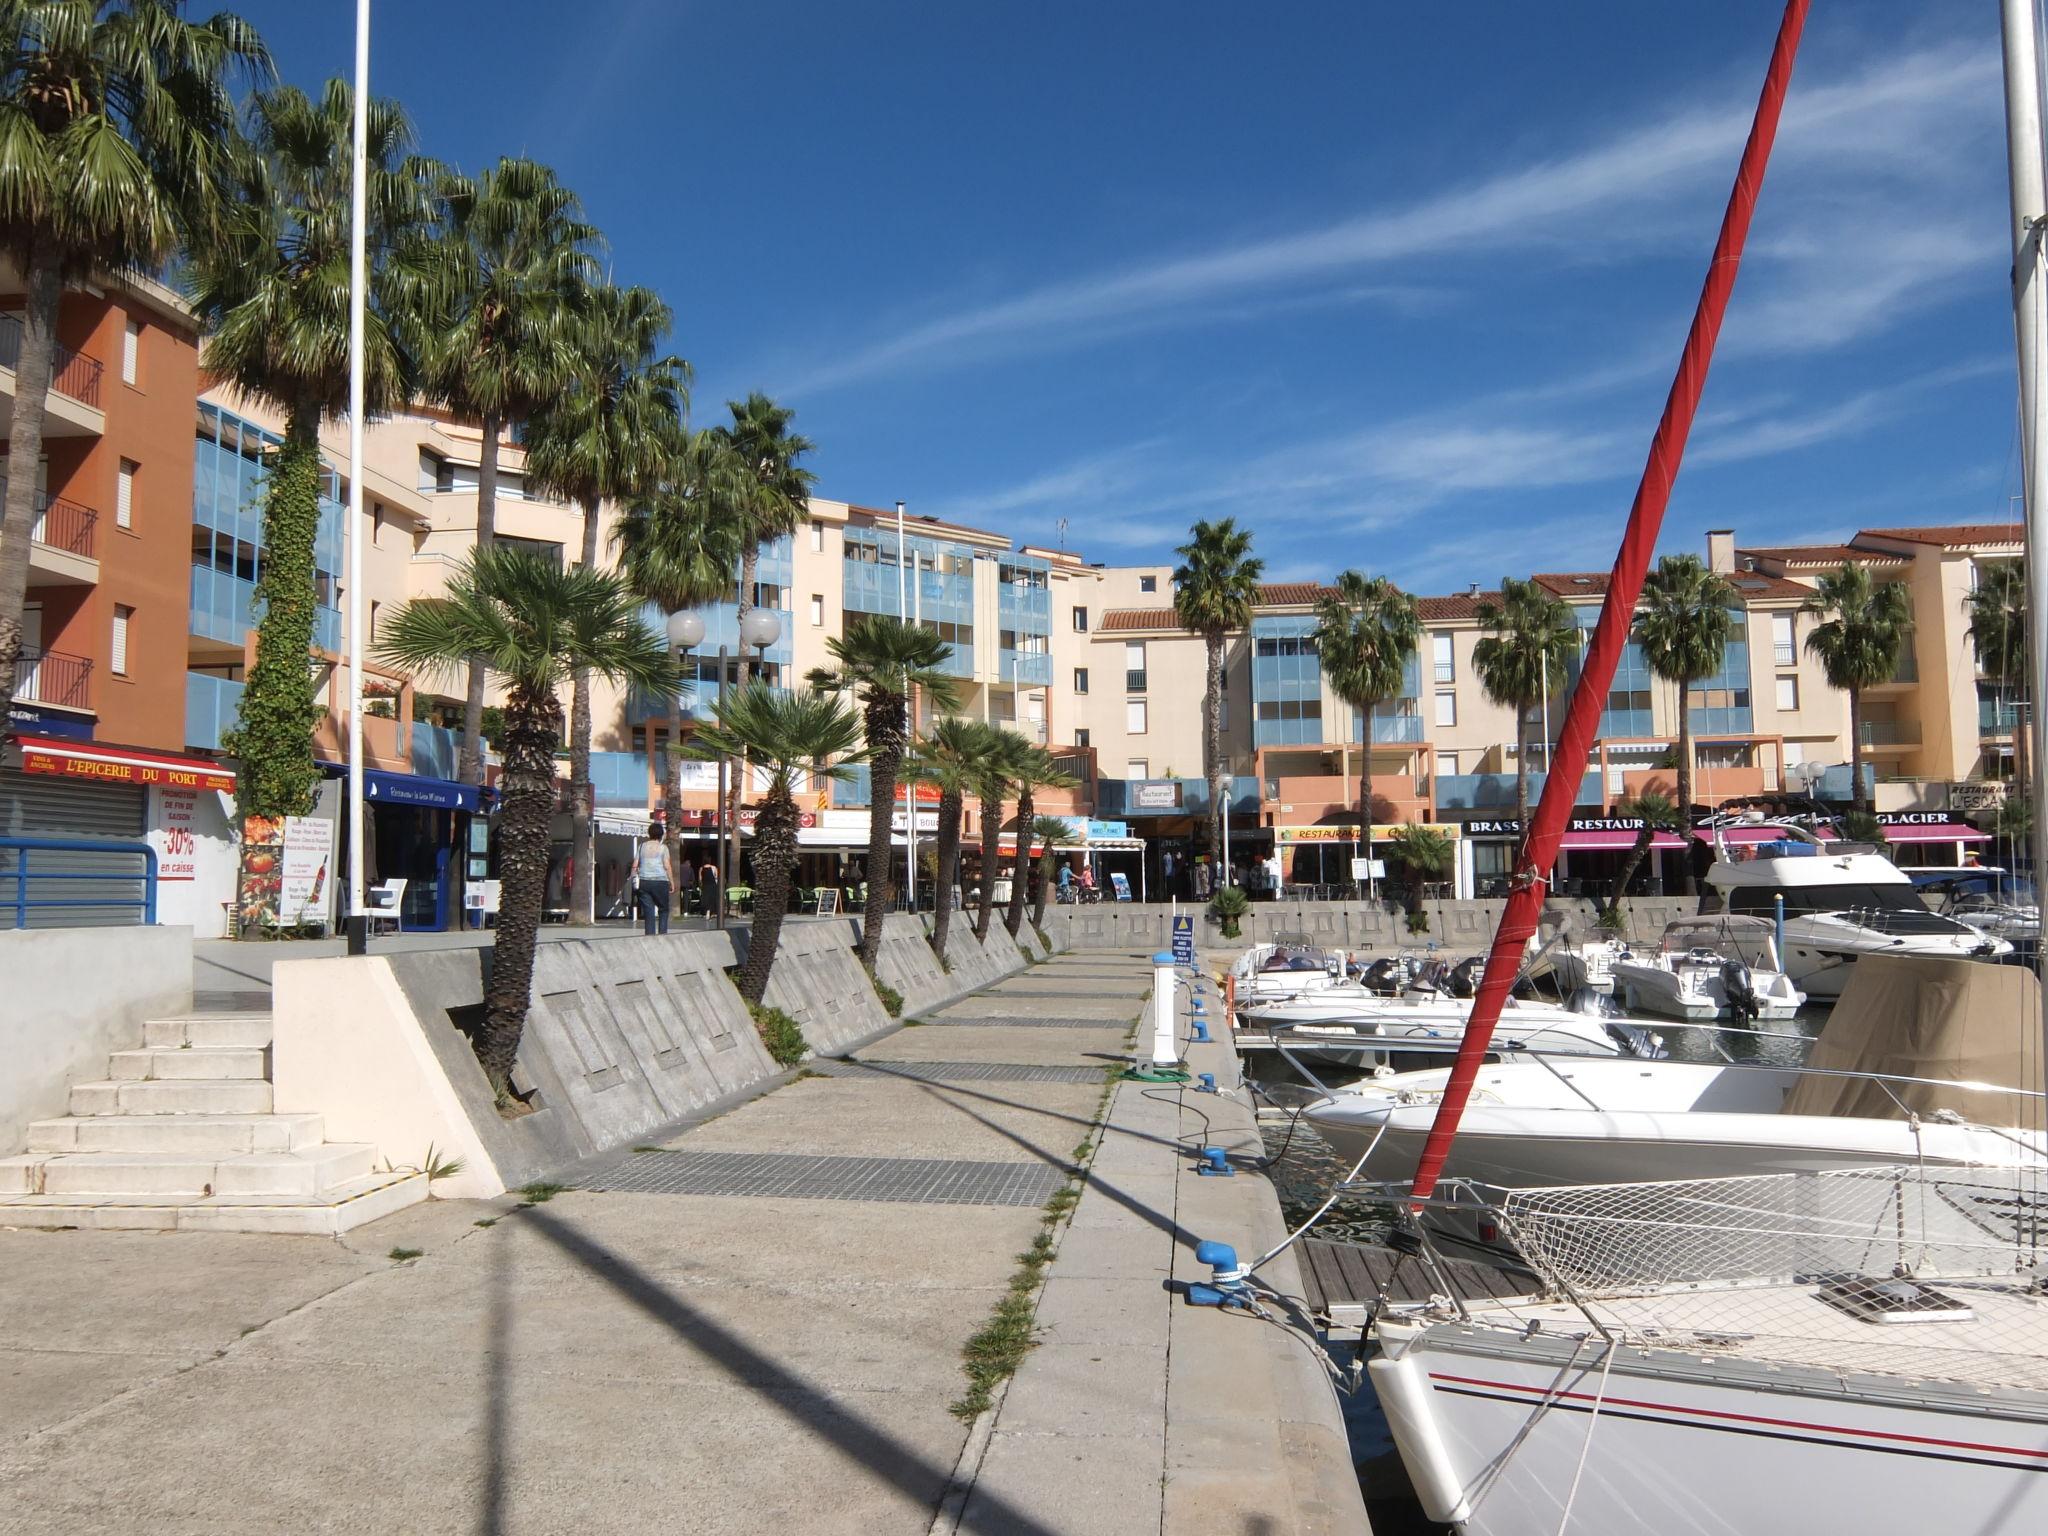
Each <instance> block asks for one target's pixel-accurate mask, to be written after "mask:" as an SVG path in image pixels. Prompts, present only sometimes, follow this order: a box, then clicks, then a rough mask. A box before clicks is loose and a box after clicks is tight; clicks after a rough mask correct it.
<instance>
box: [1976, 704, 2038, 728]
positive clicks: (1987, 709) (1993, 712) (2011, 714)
mask: <svg viewBox="0 0 2048 1536" xmlns="http://www.w3.org/2000/svg"><path fill="white" fill-rule="evenodd" d="M2026 708H2027V706H2026V705H2025V704H2023V703H2021V702H2020V701H2019V700H2017V699H1986V698H1979V699H1978V700H1977V734H1978V735H1979V736H2010V735H2011V734H2012V733H2013V732H2014V731H2016V730H2018V729H2019V723H2020V720H2021V718H2022V717H2023V716H2024V715H2025V713H2026Z"/></svg>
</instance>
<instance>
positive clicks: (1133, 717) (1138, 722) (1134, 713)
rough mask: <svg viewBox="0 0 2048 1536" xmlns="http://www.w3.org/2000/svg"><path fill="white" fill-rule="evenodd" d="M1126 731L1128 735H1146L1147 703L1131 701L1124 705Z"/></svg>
mask: <svg viewBox="0 0 2048 1536" xmlns="http://www.w3.org/2000/svg"><path fill="white" fill-rule="evenodd" d="M1124 731H1125V733H1126V734H1128V735H1132V736H1142V735H1144V734H1145V701H1144V700H1143V699H1131V700H1128V701H1126V703H1125V704H1124Z"/></svg>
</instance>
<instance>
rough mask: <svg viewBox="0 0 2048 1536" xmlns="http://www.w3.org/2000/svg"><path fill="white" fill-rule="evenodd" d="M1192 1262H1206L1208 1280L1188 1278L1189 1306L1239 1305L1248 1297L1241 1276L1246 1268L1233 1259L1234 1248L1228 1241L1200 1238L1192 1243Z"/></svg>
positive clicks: (1247, 1299) (1243, 1277) (1244, 1273)
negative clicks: (1197, 1241) (1193, 1256)
mask: <svg viewBox="0 0 2048 1536" xmlns="http://www.w3.org/2000/svg"><path fill="white" fill-rule="evenodd" d="M1195 1262H1196V1263H1197V1264H1206V1265H1208V1266H1209V1283H1208V1284H1206V1285H1204V1284H1203V1283H1202V1282H1201V1281H1199V1280H1195V1281H1190V1282H1189V1284H1188V1305H1189V1306H1191V1307H1242V1306H1245V1305H1248V1304H1249V1303H1250V1301H1251V1297H1250V1294H1249V1292H1248V1289H1247V1287H1246V1286H1245V1283H1244V1279H1245V1275H1246V1274H1247V1273H1248V1271H1247V1270H1246V1269H1245V1266H1244V1265H1242V1264H1240V1263H1238V1261H1237V1250H1236V1249H1235V1248H1233V1247H1231V1246H1230V1244H1228V1243H1218V1242H1211V1241H1207V1240H1205V1241H1203V1242H1199V1243H1197V1244H1195Z"/></svg>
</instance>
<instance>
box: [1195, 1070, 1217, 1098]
mask: <svg viewBox="0 0 2048 1536" xmlns="http://www.w3.org/2000/svg"><path fill="white" fill-rule="evenodd" d="M1195 1081H1196V1082H1197V1083H1198V1084H1200V1086H1199V1087H1197V1088H1196V1089H1195V1092H1197V1093H1215V1092H1216V1091H1217V1088H1216V1074H1215V1073H1214V1072H1197V1073H1196V1074H1195Z"/></svg>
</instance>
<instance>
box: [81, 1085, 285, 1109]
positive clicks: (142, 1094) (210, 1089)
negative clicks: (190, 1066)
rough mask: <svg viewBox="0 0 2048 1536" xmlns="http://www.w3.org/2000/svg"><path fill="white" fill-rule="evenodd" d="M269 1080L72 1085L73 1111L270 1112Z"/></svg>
mask: <svg viewBox="0 0 2048 1536" xmlns="http://www.w3.org/2000/svg"><path fill="white" fill-rule="evenodd" d="M272 1102H273V1100H272V1096H271V1090H270V1084H269V1083H267V1082H263V1081H260V1080H258V1081H253V1082H252V1081H248V1080H228V1081H222V1080H219V1079H212V1080H207V1079H194V1080H191V1081H176V1080H173V1081H170V1082H148V1081H143V1082H105V1083H74V1084H72V1085H71V1113H72V1114H74V1115H267V1114H269V1113H270V1108H271V1104H272Z"/></svg>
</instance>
